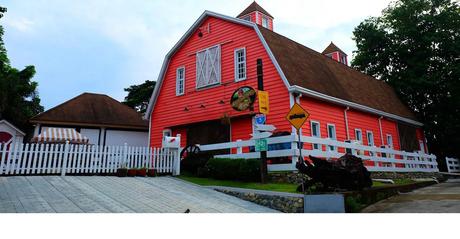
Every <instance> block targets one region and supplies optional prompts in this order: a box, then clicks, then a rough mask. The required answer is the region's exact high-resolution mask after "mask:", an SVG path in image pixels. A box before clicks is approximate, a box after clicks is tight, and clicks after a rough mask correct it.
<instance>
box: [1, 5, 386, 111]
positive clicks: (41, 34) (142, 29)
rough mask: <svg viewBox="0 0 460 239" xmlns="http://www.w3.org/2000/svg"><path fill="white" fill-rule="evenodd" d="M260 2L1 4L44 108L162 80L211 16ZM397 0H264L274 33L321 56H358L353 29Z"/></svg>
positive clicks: (14, 47) (19, 59) (15, 62)
mask: <svg viewBox="0 0 460 239" xmlns="http://www.w3.org/2000/svg"><path fill="white" fill-rule="evenodd" d="M252 1H253V0H231V1H228V0H227V1H218V0H200V1H198V0H194V1H193V0H78V1H75V0H2V2H1V3H0V5H1V6H3V7H6V8H8V12H7V13H6V14H5V16H4V17H3V18H2V19H1V20H0V24H1V25H2V26H4V28H5V36H4V41H5V45H6V49H7V50H8V56H9V58H10V61H11V64H12V66H13V67H16V68H19V69H23V68H24V67H25V66H27V65H34V66H35V67H36V71H37V74H36V75H35V77H34V79H33V80H34V81H37V82H38V84H39V86H38V92H39V95H40V98H41V100H42V105H43V106H45V109H50V108H52V107H54V106H56V105H58V104H61V103H63V102H64V101H66V100H69V99H71V98H73V97H75V96H77V95H79V94H81V93H84V92H92V93H101V94H107V95H109V96H111V97H113V98H115V99H117V100H119V101H122V100H123V99H124V97H125V96H126V92H125V91H124V90H123V89H124V88H127V87H128V86H130V85H133V84H140V83H142V82H144V81H146V80H155V81H156V80H157V78H158V74H159V71H160V68H161V65H162V63H163V60H164V56H165V55H166V53H167V52H168V51H169V50H170V49H171V48H172V47H173V45H174V44H175V43H176V42H177V41H178V40H179V39H180V37H181V36H182V35H183V34H184V33H185V32H186V31H187V30H188V28H189V27H190V26H191V25H192V24H193V23H194V21H195V20H196V19H197V18H198V17H199V16H200V15H201V14H202V13H203V12H204V11H205V10H209V11H213V12H217V13H221V14H224V15H227V16H233V17H234V16H237V15H238V14H239V13H240V12H241V11H243V10H244V9H245V8H246V7H247V6H249V4H251V3H252ZM390 1H391V0H372V1H369V0H347V1H344V0H315V1H313V0H282V1H280V0H259V1H257V2H258V3H259V4H260V5H261V6H262V7H263V8H264V9H265V10H267V11H268V12H269V13H270V14H271V15H272V16H274V18H275V20H274V27H275V32H277V33H280V34H282V35H284V36H286V37H289V38H291V39H293V40H295V41H297V42H299V43H302V44H304V45H306V46H308V47H310V48H312V49H314V50H316V51H319V52H321V51H322V50H324V49H325V48H326V47H327V45H329V43H330V42H331V41H333V42H334V43H335V44H336V45H337V46H338V47H339V48H341V49H342V50H343V51H345V52H346V53H347V54H348V55H349V60H350V58H351V57H352V52H353V51H354V50H355V49H356V46H355V43H354V41H353V40H352V36H353V34H352V32H353V29H354V28H355V27H356V26H357V25H358V24H359V23H360V22H362V21H363V20H364V19H366V18H368V17H371V16H379V15H380V14H381V11H382V10H383V9H384V8H385V7H387V6H388V4H389V3H390Z"/></svg>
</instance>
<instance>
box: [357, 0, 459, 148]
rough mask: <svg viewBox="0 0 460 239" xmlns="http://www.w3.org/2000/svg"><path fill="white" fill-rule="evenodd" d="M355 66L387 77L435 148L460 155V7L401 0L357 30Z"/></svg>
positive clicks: (445, 0) (443, 0)
mask: <svg viewBox="0 0 460 239" xmlns="http://www.w3.org/2000/svg"><path fill="white" fill-rule="evenodd" d="M353 34H354V40H355V41H356V44H357V48H358V50H357V51H356V52H354V53H355V57H354V59H353V61H352V66H353V67H355V68H356V69H358V70H361V71H363V72H365V73H367V74H369V75H372V76H374V77H376V78H377V79H380V80H383V81H386V82H388V83H389V84H390V85H392V86H393V87H394V89H395V90H396V91H397V93H399V95H400V97H401V99H402V100H403V101H405V102H407V105H408V106H409V107H410V108H412V109H413V110H414V112H415V113H416V116H417V118H418V119H419V120H420V121H422V122H423V123H424V124H425V132H426V137H427V139H428V143H429V145H430V148H431V151H432V152H434V153H436V154H438V155H439V156H441V157H442V156H446V155H447V156H449V155H450V156H457V157H460V147H459V146H460V7H459V4H458V2H455V1H450V0H398V1H396V2H393V3H391V4H390V5H389V6H388V7H387V8H386V9H385V10H384V11H383V12H382V15H381V16H380V17H376V18H369V19H366V20H365V21H363V22H362V23H361V24H359V25H358V26H357V27H356V28H355V30H354V32H353Z"/></svg>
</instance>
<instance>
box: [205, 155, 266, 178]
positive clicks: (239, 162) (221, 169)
mask: <svg viewBox="0 0 460 239" xmlns="http://www.w3.org/2000/svg"><path fill="white" fill-rule="evenodd" d="M199 171H200V176H201V177H211V178H214V179H222V180H240V181H250V182H258V181H260V161H259V160H258V159H228V158H211V159H210V160H209V161H208V162H207V163H206V166H205V168H204V169H200V170H199Z"/></svg>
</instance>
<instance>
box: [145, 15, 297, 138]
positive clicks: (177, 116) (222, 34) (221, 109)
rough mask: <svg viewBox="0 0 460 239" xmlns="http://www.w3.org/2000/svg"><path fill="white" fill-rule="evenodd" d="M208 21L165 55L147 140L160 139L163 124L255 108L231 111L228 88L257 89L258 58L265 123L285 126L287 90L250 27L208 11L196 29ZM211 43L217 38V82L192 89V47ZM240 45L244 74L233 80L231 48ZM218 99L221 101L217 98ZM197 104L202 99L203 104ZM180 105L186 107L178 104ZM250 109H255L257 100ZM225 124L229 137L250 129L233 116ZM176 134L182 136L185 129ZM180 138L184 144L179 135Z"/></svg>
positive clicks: (217, 116) (194, 70) (180, 123)
mask: <svg viewBox="0 0 460 239" xmlns="http://www.w3.org/2000/svg"><path fill="white" fill-rule="evenodd" d="M208 24H210V26H211V28H210V29H211V32H210V33H208V32H207V31H202V32H203V33H204V36H203V37H202V38H199V37H198V36H197V34H193V35H192V36H191V37H190V38H189V39H188V40H187V41H186V42H185V43H184V44H183V46H182V47H181V48H180V49H179V50H178V51H177V52H176V53H175V54H174V55H173V56H172V58H171V61H170V63H169V66H168V69H167V71H166V75H165V79H164V81H163V85H162V86H161V90H160V94H159V96H158V99H157V102H156V105H155V107H154V109H153V112H152V116H151V121H152V122H151V123H152V127H151V145H152V146H160V145H161V139H162V132H163V130H164V129H166V128H174V127H177V126H181V125H187V124H191V123H196V122H203V121H209V120H215V119H220V118H221V117H222V116H223V115H224V114H227V115H228V116H230V117H240V116H244V115H250V114H254V113H257V112H249V111H246V112H237V111H235V110H233V109H232V108H231V106H230V103H229V101H230V97H231V95H232V93H233V92H234V91H235V90H236V89H237V88H239V87H241V86H246V85H249V86H251V87H253V88H254V89H257V72H256V60H257V59H258V58H261V59H262V60H263V63H264V77H265V78H264V79H265V80H264V84H265V85H264V86H265V90H267V91H268V92H269V93H271V94H270V111H271V113H270V114H269V116H268V121H267V123H268V124H274V125H275V126H276V127H277V128H278V129H279V130H289V131H290V129H291V128H290V126H289V123H288V122H287V121H286V120H285V119H284V116H285V115H286V114H287V112H288V111H289V109H290V105H289V93H288V91H287V88H286V86H285V85H284V83H283V81H282V80H281V78H280V76H279V75H278V73H277V71H276V69H275V67H274V65H273V64H272V62H271V60H270V58H269V56H268V54H267V52H266V50H265V48H264V47H263V45H262V43H261V42H260V40H259V38H258V36H257V34H256V33H255V31H254V30H253V28H249V27H245V26H241V25H238V24H234V23H231V22H227V21H224V20H220V19H216V18H212V17H210V18H208V19H206V20H205V21H204V22H203V23H202V25H201V27H202V29H206V28H207V26H208ZM217 44H222V45H221V68H222V70H221V72H222V77H221V84H220V85H218V86H214V87H210V88H206V89H200V90H197V89H196V55H195V53H196V52H198V51H200V50H203V49H206V48H208V47H212V46H215V45H217ZM241 47H246V55H247V79H246V80H244V81H241V82H235V76H234V50H235V49H237V48H241ZM182 66H184V67H185V94H184V95H183V96H176V69H177V68H178V67H182ZM221 101H223V102H224V104H221V103H220V102H221ZM201 105H204V108H202V107H201ZM186 107H187V108H188V111H185V110H184V109H185V108H186ZM255 109H258V104H257V103H256V105H255ZM247 122H250V121H247ZM249 128H250V129H251V130H249ZM231 130H232V136H231V138H232V140H237V139H248V138H249V137H250V136H249V133H252V126H251V127H248V126H247V125H245V124H244V123H240V122H238V120H237V121H235V122H234V123H233V124H232V126H231ZM182 131H184V130H182ZM173 133H176V132H173ZM181 134H182V137H183V139H185V138H186V136H185V132H181ZM244 136H246V137H244ZM182 143H183V145H185V142H184V141H182Z"/></svg>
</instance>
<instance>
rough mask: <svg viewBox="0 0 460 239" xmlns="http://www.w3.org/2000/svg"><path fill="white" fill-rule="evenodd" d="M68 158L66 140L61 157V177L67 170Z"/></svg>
mask: <svg viewBox="0 0 460 239" xmlns="http://www.w3.org/2000/svg"><path fill="white" fill-rule="evenodd" d="M68 159H69V141H66V142H65V147H64V157H63V158H62V168H61V177H64V176H65V173H66V171H67V161H68Z"/></svg>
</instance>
